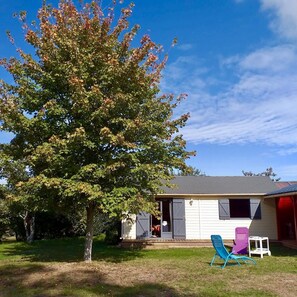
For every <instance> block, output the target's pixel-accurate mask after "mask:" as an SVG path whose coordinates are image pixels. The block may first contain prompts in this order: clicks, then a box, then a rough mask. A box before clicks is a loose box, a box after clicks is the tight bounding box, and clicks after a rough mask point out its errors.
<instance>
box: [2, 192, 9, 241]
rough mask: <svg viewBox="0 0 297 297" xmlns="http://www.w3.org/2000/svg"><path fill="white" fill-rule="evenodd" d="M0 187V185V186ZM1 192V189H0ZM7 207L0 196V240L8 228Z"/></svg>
mask: <svg viewBox="0 0 297 297" xmlns="http://www.w3.org/2000/svg"><path fill="white" fill-rule="evenodd" d="M0 187H1V186H0ZM0 192H1V189H0ZM9 226H10V220H9V208H8V205H7V203H6V201H5V200H4V199H1V197H0V241H1V238H2V236H3V235H4V234H5V233H6V231H8V230H9Z"/></svg>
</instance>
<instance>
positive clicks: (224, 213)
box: [219, 199, 230, 220]
mask: <svg viewBox="0 0 297 297" xmlns="http://www.w3.org/2000/svg"><path fill="white" fill-rule="evenodd" d="M219 218H220V220H230V207H229V199H219Z"/></svg>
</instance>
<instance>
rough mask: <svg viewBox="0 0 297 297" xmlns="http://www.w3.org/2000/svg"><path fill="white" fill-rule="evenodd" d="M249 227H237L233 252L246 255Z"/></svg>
mask: <svg viewBox="0 0 297 297" xmlns="http://www.w3.org/2000/svg"><path fill="white" fill-rule="evenodd" d="M248 244H249V229H248V228H247V227H236V228H235V241H234V245H233V248H232V253H233V254H236V255H238V254H241V255H246V254H247V253H248Z"/></svg>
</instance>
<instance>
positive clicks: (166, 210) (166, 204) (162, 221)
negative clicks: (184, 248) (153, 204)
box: [151, 199, 172, 238]
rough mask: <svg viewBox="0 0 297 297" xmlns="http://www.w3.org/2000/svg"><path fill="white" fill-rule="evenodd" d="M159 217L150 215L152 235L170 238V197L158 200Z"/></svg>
mask: <svg viewBox="0 0 297 297" xmlns="http://www.w3.org/2000/svg"><path fill="white" fill-rule="evenodd" d="M158 203H159V211H160V217H159V218H158V217H155V216H151V230H152V237H155V238H172V199H164V200H163V199H162V200H160V201H158Z"/></svg>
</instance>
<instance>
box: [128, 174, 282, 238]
mask: <svg viewBox="0 0 297 297" xmlns="http://www.w3.org/2000/svg"><path fill="white" fill-rule="evenodd" d="M172 183H173V184H175V185H176V187H175V188H173V189H168V188H166V189H164V193H163V194H160V195H157V197H156V200H157V201H158V202H159V209H160V212H161V218H156V217H154V216H152V215H150V214H148V213H143V212H142V213H139V214H138V215H135V216H134V218H133V220H130V221H124V222H123V224H122V237H123V240H124V241H125V240H132V239H133V240H137V239H142V240H143V239H164V240H166V239H177V240H181V239H183V240H194V239H196V240H209V239H210V235H211V234H220V235H221V236H222V237H223V238H224V239H233V238H234V232H235V231H234V230H235V228H236V227H248V228H249V234H250V235H258V236H268V237H269V239H272V240H276V239H277V220H276V205H275V201H274V199H264V195H265V194H266V193H268V192H272V191H274V190H276V186H275V184H274V183H273V182H272V181H271V180H270V178H269V177H263V176H232V177H231V176H220V177H214V176H177V177H175V178H174V179H173V180H172Z"/></svg>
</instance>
